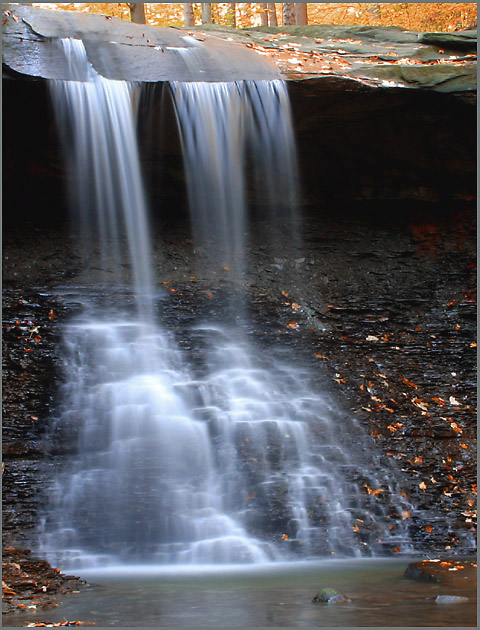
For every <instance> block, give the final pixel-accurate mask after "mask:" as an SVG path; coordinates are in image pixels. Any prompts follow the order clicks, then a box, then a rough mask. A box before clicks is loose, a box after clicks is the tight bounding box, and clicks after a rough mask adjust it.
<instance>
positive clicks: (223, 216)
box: [40, 40, 413, 569]
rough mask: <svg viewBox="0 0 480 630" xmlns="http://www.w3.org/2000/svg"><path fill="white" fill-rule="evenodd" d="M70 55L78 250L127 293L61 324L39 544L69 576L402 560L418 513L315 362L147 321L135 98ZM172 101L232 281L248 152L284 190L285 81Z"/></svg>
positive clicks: (236, 333) (61, 106) (202, 222)
mask: <svg viewBox="0 0 480 630" xmlns="http://www.w3.org/2000/svg"><path fill="white" fill-rule="evenodd" d="M63 45H64V46H65V52H66V54H67V55H68V56H69V57H70V59H71V63H73V64H75V67H78V72H79V75H78V76H79V80H78V81H71V82H54V84H53V86H52V87H53V94H54V101H55V103H56V105H57V109H58V113H59V121H60V124H61V125H62V127H61V132H62V134H64V135H65V136H66V137H67V138H68V145H69V151H68V152H69V154H70V167H71V170H72V180H73V183H74V187H73V194H72V199H73V200H74V201H75V205H74V209H75V214H76V215H79V216H81V222H82V224H83V227H84V230H85V232H84V236H83V238H84V241H85V243H86V244H89V245H90V246H93V247H98V248H100V250H101V251H103V252H105V256H104V262H103V264H102V266H103V272H104V282H107V279H109V280H110V286H111V287H116V289H118V287H121V286H123V287H124V285H127V287H128V286H130V287H131V289H130V290H129V289H128V288H127V289H125V288H124V289H123V291H124V292H125V291H126V292H127V294H128V297H125V295H124V294H122V293H121V292H120V293H119V294H118V295H119V297H118V299H116V300H113V301H112V300H105V299H104V297H103V296H102V291H104V287H103V285H102V286H101V287H99V288H98V291H97V292H96V294H95V291H93V292H90V295H89V296H88V297H85V295H83V296H82V297H81V298H78V299H82V300H83V307H82V311H81V314H80V315H78V316H77V317H75V318H73V319H72V320H71V321H70V322H69V323H67V324H66V325H65V330H64V355H63V356H64V364H65V384H64V386H63V389H62V392H61V404H60V405H59V411H58V414H57V417H56V418H54V419H53V420H52V431H51V434H50V436H49V440H50V441H51V442H52V443H53V444H57V445H61V444H71V443H72V441H73V442H75V443H76V448H75V449H74V451H75V452H74V453H72V454H71V455H70V456H68V457H65V458H64V459H65V461H64V462H63V463H62V465H61V467H60V468H59V470H58V474H57V475H56V478H55V481H54V483H53V485H52V488H51V490H50V500H49V505H48V510H47V513H46V514H45V517H44V519H43V521H42V526H41V533H40V548H41V551H42V552H43V553H44V554H45V555H46V556H47V558H48V559H49V560H50V561H51V562H53V563H54V564H55V565H60V566H61V567H62V568H63V569H72V568H75V569H78V568H85V567H98V566H105V565H122V564H128V565H134V564H150V565H184V564H188V565H191V566H192V565H202V566H208V565H212V564H215V565H218V564H223V565H225V564H241V563H247V564H258V565H260V564H265V563H269V562H275V561H280V560H288V559H295V558H299V557H300V558H309V557H315V556H331V555H343V556H345V555H347V556H361V555H374V554H377V553H383V552H385V551H391V549H392V548H393V547H396V548H399V549H402V550H403V551H407V550H408V549H409V541H408V535H407V531H406V526H405V524H404V523H403V521H402V519H401V513H402V510H406V509H409V510H412V509H413V508H412V507H411V506H409V505H407V504H406V502H405V499H403V497H401V496H400V495H399V494H398V493H397V492H396V486H395V482H394V479H393V476H392V474H391V473H389V472H388V471H387V470H386V469H385V467H384V466H383V465H382V463H381V461H380V458H379V455H377V454H376V452H375V450H374V446H373V442H372V441H370V439H369V438H368V436H366V435H365V434H364V432H363V431H362V430H361V428H360V427H359V426H357V424H356V423H355V421H354V420H353V419H352V418H351V417H349V416H348V415H346V414H345V413H343V412H342V411H341V410H340V409H338V408H337V406H336V405H335V404H334V403H333V402H332V401H331V400H330V399H329V398H328V397H327V396H326V395H325V394H323V393H322V391H321V390H319V389H318V383H316V382H315V380H314V378H313V375H312V374H311V373H310V372H309V370H308V369H306V368H305V367H302V366H301V365H298V364H293V363H292V361H291V360H289V359H288V357H287V358H285V357H284V356H282V354H281V352H275V351H272V352H269V353H268V354H267V353H265V352H263V351H262V349H261V348H256V347H255V346H254V345H252V344H251V343H249V342H248V341H247V337H246V335H245V334H244V333H242V331H241V327H239V326H238V325H236V324H235V323H233V322H234V321H235V317H234V316H232V313H231V312H228V305H227V307H226V308H227V312H226V321H227V322H230V323H225V324H224V325H221V326H219V325H214V324H212V323H211V322H208V321H207V322H199V323H198V324H197V325H196V326H194V327H191V329H190V330H189V331H188V332H187V333H186V334H188V335H189V337H190V340H191V344H190V352H186V351H185V350H181V349H180V347H179V346H178V344H177V343H176V342H175V340H174V339H173V337H172V336H171V335H170V334H169V333H167V332H166V331H165V330H164V329H163V328H162V327H161V326H160V325H159V323H158V322H157V321H156V317H155V303H156V300H157V299H158V295H157V293H156V290H155V288H154V281H153V277H152V275H153V274H152V272H151V269H150V237H149V232H148V220H147V207H146V204H145V200H144V196H143V188H142V182H141V177H140V169H139V163H138V154H137V147H136V141H135V122H136V121H135V102H136V98H137V88H136V87H135V86H133V85H130V84H127V83H123V82H118V81H110V80H107V79H104V78H103V77H100V76H98V75H97V74H96V73H95V72H94V71H93V69H92V68H91V67H90V66H89V64H88V61H87V59H86V55H85V50H84V48H83V45H82V43H81V42H79V41H75V40H69V41H67V42H64V44H63ZM171 91H172V95H173V98H174V102H175V106H176V111H177V117H178V123H179V130H180V134H181V138H182V143H183V151H184V160H185V170H186V173H187V180H188V181H187V185H188V192H189V197H190V207H191V212H192V222H193V226H194V232H195V238H196V239H197V241H198V242H199V243H200V244H203V245H204V246H206V247H207V246H208V244H209V241H210V239H211V238H213V240H214V242H215V243H216V246H217V247H219V249H218V250H216V251H217V253H218V255H222V256H224V258H223V260H222V263H223V262H225V263H230V264H232V265H235V267H236V270H237V272H238V275H239V277H241V273H243V270H244V267H245V253H244V252H245V239H244V232H245V227H246V223H247V213H246V199H245V196H246V192H245V187H246V184H245V174H244V167H245V163H246V160H248V159H250V160H252V162H253V164H254V165H255V169H256V171H257V172H258V173H260V174H262V173H263V174H264V175H262V181H264V182H265V188H266V190H267V194H268V196H269V198H273V196H274V192H275V190H274V188H275V186H276V185H277V184H275V181H276V180H275V177H278V172H282V169H287V170H288V171H289V173H290V176H289V177H287V176H286V175H285V177H282V178H281V183H278V188H279V189H280V190H281V189H282V188H283V187H284V188H285V191H284V192H283V193H282V197H283V200H284V202H285V203H286V204H287V205H289V206H291V205H292V203H293V196H292V195H295V181H294V180H295V168H294V164H295V155H294V145H293V140H292V133H291V127H290V121H289V117H288V116H289V110H288V100H287V96H286V92H285V87H284V86H283V84H282V83H281V82H276V81H274V82H259V83H254V82H248V83H245V84H243V83H220V84H204V83H195V84H192V83H187V84H175V83H174V84H172V85H171ZM248 156H250V157H248ZM292 177H293V179H292ZM212 235H213V237H212ZM123 241H125V242H126V243H127V244H128V247H127V248H126V249H128V251H129V252H130V257H129V259H128V260H126V259H125V256H124V253H123V252H124V250H125V247H123V245H122V243H123ZM112 261H113V263H112ZM87 264H88V258H87ZM112 291H113V289H110V294H111V293H112ZM80 293H81V292H80ZM122 301H124V302H133V303H134V304H135V307H134V308H128V307H121V306H119V305H120V304H121V303H122ZM367 489H368V492H367ZM360 528H361V529H362V535H361V536H359V535H357V532H358V531H359V530H360Z"/></svg>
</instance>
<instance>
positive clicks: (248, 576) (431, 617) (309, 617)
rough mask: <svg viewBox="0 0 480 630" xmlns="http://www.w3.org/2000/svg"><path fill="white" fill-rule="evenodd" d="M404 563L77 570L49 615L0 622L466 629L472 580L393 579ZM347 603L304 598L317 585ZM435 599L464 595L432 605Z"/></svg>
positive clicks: (472, 609)
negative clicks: (82, 583)
mask: <svg viewBox="0 0 480 630" xmlns="http://www.w3.org/2000/svg"><path fill="white" fill-rule="evenodd" d="M410 561H412V559H405V558H402V559H349V560H328V561H321V562H303V563H288V564H286V563H282V564H271V565H264V566H262V567H258V568H252V567H251V566H250V567H245V566H243V567H239V566H225V567H223V568H222V567H219V566H212V567H205V566H203V567H192V566H183V567H169V568H165V567H145V566H141V567H138V566H137V567H135V566H131V567H128V568H126V567H110V568H108V569H103V570H88V571H83V572H81V577H83V578H85V579H86V580H88V582H89V584H90V586H89V587H88V588H86V589H85V590H84V591H82V592H80V593H77V594H72V595H68V596H66V597H65V598H64V599H63V601H62V602H61V603H60V606H59V607H58V608H56V609H53V610H52V611H46V612H45V611H43V612H36V611H32V612H31V613H30V614H26V613H22V614H21V615H20V614H19V615H15V616H11V617H9V618H7V619H6V620H5V623H4V625H5V626H10V627H11V626H17V625H24V624H26V623H27V622H35V621H37V622H39V621H49V622H57V621H62V620H64V619H68V620H72V621H73V620H77V621H78V620H79V621H84V622H94V623H95V624H96V626H97V627H111V626H117V627H166V626H170V627H179V628H191V627H209V628H212V627H213V628H215V627H217V628H218V627H256V628H258V627H297V626H299V627H300V626H303V627H305V626H307V627H308V626H309V627H326V626H327V627H328V626H333V627H337V626H338V627H361V626H364V627H365V626H367V627H368V626H371V627H378V626H387V627H388V626H390V627H422V626H423V627H426V626H427V627H428V626H429V627H460V626H462V627H469V626H472V627H475V626H476V585H475V584H474V582H473V581H472V579H471V578H470V579H467V578H465V580H464V581H463V582H462V578H461V576H460V577H459V578H458V580H457V583H456V585H455V587H452V586H450V587H447V586H442V585H440V584H434V583H422V582H417V581H414V580H410V579H407V578H404V577H403V574H404V572H405V569H406V567H407V565H408V564H409V562H410ZM326 587H331V588H334V589H336V590H337V591H341V592H342V593H343V594H345V595H346V596H347V597H348V598H349V599H350V600H351V601H350V602H349V603H347V604H332V605H326V604H319V603H313V602H312V598H313V596H314V595H315V594H316V593H317V592H318V591H319V590H321V589H322V588H326ZM437 595H457V596H458V595H460V596H464V597H465V596H466V597H469V601H468V602H466V603H461V604H458V603H457V604H438V603H435V601H434V598H435V597H436V596H437Z"/></svg>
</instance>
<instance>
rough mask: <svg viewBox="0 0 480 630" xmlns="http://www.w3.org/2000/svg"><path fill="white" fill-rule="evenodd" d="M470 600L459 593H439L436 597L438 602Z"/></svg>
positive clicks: (460, 602)
mask: <svg viewBox="0 0 480 630" xmlns="http://www.w3.org/2000/svg"><path fill="white" fill-rule="evenodd" d="M468 601H470V600H469V598H468V597H460V596H459V595H437V597H435V599H434V602H435V603H436V604H465V603H467V602H468Z"/></svg>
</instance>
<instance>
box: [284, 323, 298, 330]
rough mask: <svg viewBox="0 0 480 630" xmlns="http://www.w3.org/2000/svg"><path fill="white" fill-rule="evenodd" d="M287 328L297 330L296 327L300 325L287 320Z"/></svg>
mask: <svg viewBox="0 0 480 630" xmlns="http://www.w3.org/2000/svg"><path fill="white" fill-rule="evenodd" d="M287 328H293V329H295V330H298V328H300V326H299V325H298V324H297V322H288V324H287Z"/></svg>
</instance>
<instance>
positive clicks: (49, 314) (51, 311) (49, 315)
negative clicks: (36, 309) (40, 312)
mask: <svg viewBox="0 0 480 630" xmlns="http://www.w3.org/2000/svg"><path fill="white" fill-rule="evenodd" d="M48 319H49V320H50V321H51V322H53V321H54V319H55V311H54V310H53V309H52V308H51V309H50V310H49V311H48Z"/></svg>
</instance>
